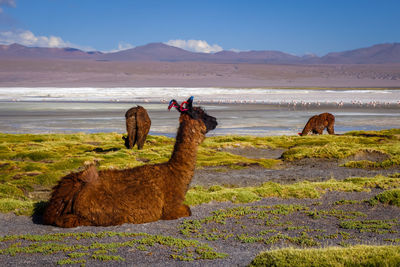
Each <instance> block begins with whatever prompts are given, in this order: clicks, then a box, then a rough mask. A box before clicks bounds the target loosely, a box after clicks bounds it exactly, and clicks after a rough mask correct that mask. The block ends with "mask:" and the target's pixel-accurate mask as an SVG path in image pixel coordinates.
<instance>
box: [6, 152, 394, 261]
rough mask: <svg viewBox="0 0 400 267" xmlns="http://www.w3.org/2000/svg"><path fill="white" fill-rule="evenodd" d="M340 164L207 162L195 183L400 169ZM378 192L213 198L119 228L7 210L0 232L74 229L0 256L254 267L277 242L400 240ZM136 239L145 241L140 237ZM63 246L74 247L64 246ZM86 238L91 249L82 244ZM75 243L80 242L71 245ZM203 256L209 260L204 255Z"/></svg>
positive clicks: (20, 242) (18, 243) (390, 209)
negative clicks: (175, 214)
mask: <svg viewBox="0 0 400 267" xmlns="http://www.w3.org/2000/svg"><path fill="white" fill-rule="evenodd" d="M230 152H231V153H238V154H242V155H246V156H247V157H256V158H257V157H258V158H279V157H280V155H281V154H282V152H283V151H282V150H259V149H252V148H246V149H236V150H235V149H232V151H230ZM367 156H368V157H373V156H371V155H367ZM375 157H379V155H375ZM376 159H378V158H376ZM378 160H379V159H378ZM340 163H341V162H338V161H335V160H321V159H303V160H300V161H296V162H285V163H283V164H282V165H280V166H278V168H276V169H272V170H270V169H263V168H261V167H258V166H249V167H247V168H245V169H242V170H224V171H221V170H216V169H215V168H206V169H200V170H197V171H196V174H195V177H194V179H193V181H192V185H203V186H206V187H207V186H211V185H215V184H220V185H231V186H251V185H259V184H262V183H264V182H266V181H274V182H279V183H293V182H297V181H303V180H308V181H323V180H327V179H330V178H335V179H344V178H347V177H352V176H362V177H372V176H375V175H377V174H385V175H387V174H391V173H397V172H400V168H399V167H396V168H392V169H385V170H376V169H375V170H366V169H352V168H345V167H340V166H339V165H340ZM378 192H380V190H378V189H375V190H373V191H371V192H350V193H345V192H328V193H326V194H324V195H323V196H322V197H321V198H320V199H280V198H265V199H263V200H261V201H258V202H253V203H248V204H233V203H228V202H225V203H217V202H213V203H208V204H202V205H199V206H195V207H192V213H193V215H192V216H191V217H189V218H181V219H178V220H173V221H158V222H153V223H146V224H140V225H133V224H124V225H120V226H113V227H77V228H74V229H60V228H56V227H52V226H46V225H42V224H40V218H34V219H32V218H29V217H26V216H15V215H13V214H0V236H6V235H26V234H31V235H41V236H42V238H43V237H44V236H53V237H54V236H56V234H59V233H70V234H71V235H70V236H63V237H59V240H40V241H39V240H37V239H35V238H29V237H27V236H20V237H14V238H11V239H10V240H8V241H7V240H1V242H0V249H5V248H9V250H8V253H5V251H1V250H0V262H1V265H2V266H22V265H24V264H28V265H30V266H39V265H41V266H42V265H55V264H57V263H58V264H66V263H74V262H75V265H80V264H86V265H88V266H97V265H102V266H103V265H107V266H114V265H115V266H120V265H129V266H172V265H173V266H186V265H190V266H246V265H248V264H249V263H250V262H251V260H252V259H253V258H254V257H255V256H256V255H257V254H258V253H260V252H261V251H264V250H267V249H271V248H279V247H287V246H291V247H320V246H348V245H352V244H397V245H398V244H399V242H400V239H399V236H400V234H399V231H400V212H399V211H400V208H398V207H396V206H387V205H382V204H377V205H375V206H372V205H371V204H369V203H368V202H366V201H365V200H369V199H371V198H372V197H373V196H375V195H376V194H377V193H378ZM104 231H107V232H112V233H113V234H103V235H101V236H95V237H91V236H86V237H80V238H78V237H77V233H83V232H92V233H100V232H104ZM116 233H120V234H119V235H116ZM121 233H123V234H124V235H128V234H132V233H145V234H141V235H139V236H135V237H133V236H132V235H131V236H123V234H121ZM72 234H73V235H72ZM160 236H163V237H174V238H178V240H181V239H182V240H197V242H200V243H196V244H195V243H191V244H189V245H186V246H181V245H179V244H181V243H179V242H180V241H179V242H178V243H179V244H178V243H175V244H172V245H171V244H170V243H171V241H168V242H167V241H165V240H164V239H163V238H162V237H160ZM133 239H136V240H138V239H141V240H142V241H141V242H134V243H132V240H133ZM148 239H150V240H153V241H148ZM146 240H147V241H146ZM163 240H164V241H163ZM129 242H131V243H129ZM39 243H40V244H42V245H41V246H43V244H47V248H46V249H43V248H42V247H41V248H38V247H40V246H39V245H38V244H39ZM56 244H62V245H68V246H70V247H69V249H63V250H62V251H59V252H56V251H55V250H56V249H55V248H56V247H57V246H58V245H56ZM78 244H79V245H84V246H85V247H76V245H78ZM107 244H108V245H107ZM199 244H204V245H208V246H209V247H210V248H211V249H212V251H215V252H217V253H224V254H223V255H225V256H223V258H217V259H204V258H207V257H209V256H210V255H211V254H213V253H211V252H210V253H202V252H201V251H200V250H201V249H200V250H199ZM73 245H75V247H73V248H71V246H73ZM26 246H30V248H32V249H31V250H30V252H29V253H27V251H25V252H19V251H18V249H15V250H12V249H11V250H10V248H18V247H26ZM33 248H36V250H35V249H33ZM49 248H51V249H49ZM203 250H204V249H203ZM10 251H11V252H10ZM12 251H14V253H15V255H14V254H13V253H12ZM49 251H50V252H51V253H50V252H49ZM71 253H72V254H71ZM74 253H75V254H74ZM79 253H81V254H79ZM82 253H83V254H82ZM207 255H208V256H207ZM198 257H200V258H203V259H197V258H198ZM221 257H222V254H221ZM66 260H69V261H66Z"/></svg>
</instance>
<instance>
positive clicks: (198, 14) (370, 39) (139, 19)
mask: <svg viewBox="0 0 400 267" xmlns="http://www.w3.org/2000/svg"><path fill="white" fill-rule="evenodd" d="M0 8H1V11H0V43H1V44H9V43H12V42H17V43H21V44H24V45H28V46H52V47H65V46H72V47H77V48H81V49H84V50H100V51H114V50H119V49H126V48H131V47H135V46H140V45H144V44H147V43H151V42H164V43H168V44H171V45H175V46H178V47H182V48H184V49H187V50H192V51H199V52H200V51H201V52H216V51H219V50H221V49H224V50H238V51H248V50H279V51H283V52H286V53H291V54H296V55H303V54H307V53H315V54H317V55H324V54H326V53H329V52H335V51H344V50H350V49H356V48H360V47H367V46H371V45H374V44H378V43H393V42H400V15H399V14H400V1H399V0H375V1H373V0H359V1H356V0H308V1H307V0H304V1H301V0H263V1H261V0H260V1H257V0H253V1H252V0H202V1H195V0H186V1H179V0H141V1H135V0H113V1H107V0H0Z"/></svg>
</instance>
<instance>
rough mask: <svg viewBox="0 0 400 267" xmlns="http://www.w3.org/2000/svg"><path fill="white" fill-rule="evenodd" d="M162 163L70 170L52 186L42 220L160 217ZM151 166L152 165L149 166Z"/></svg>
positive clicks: (110, 221)
mask: <svg viewBox="0 0 400 267" xmlns="http://www.w3.org/2000/svg"><path fill="white" fill-rule="evenodd" d="M162 165H165V164H159V165H145V166H140V167H136V168H132V169H126V170H105V171H100V172H97V170H96V168H95V167H94V166H93V167H90V168H89V170H88V169H87V170H85V171H83V172H79V173H71V174H69V175H67V176H65V177H63V178H62V179H61V181H60V182H59V184H58V185H57V186H56V187H54V189H53V194H52V197H51V199H50V203H49V206H48V207H47V209H46V211H45V214H44V217H43V221H44V223H45V224H52V225H57V226H60V227H75V226H78V225H99V226H100V225H101V226H109V225H118V224H123V223H128V222H130V223H144V222H150V221H156V220H159V219H160V218H161V215H162V207H163V204H164V188H165V186H164V183H163V180H162V177H163V175H161V174H160V173H159V172H160V171H161V169H163V167H162ZM150 166H152V167H150Z"/></svg>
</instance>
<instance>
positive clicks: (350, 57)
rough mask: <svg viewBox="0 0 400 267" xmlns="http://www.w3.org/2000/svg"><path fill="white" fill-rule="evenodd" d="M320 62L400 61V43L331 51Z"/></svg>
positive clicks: (361, 62)
mask: <svg viewBox="0 0 400 267" xmlns="http://www.w3.org/2000/svg"><path fill="white" fill-rule="evenodd" d="M319 62H320V63H325V64H331V63H340V64H381V63H399V62H400V43H393V44H378V45H374V46H371V47H366V48H360V49H355V50H350V51H344V52H335V53H329V54H327V55H325V56H323V57H321V58H320V59H319Z"/></svg>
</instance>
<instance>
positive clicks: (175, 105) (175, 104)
mask: <svg viewBox="0 0 400 267" xmlns="http://www.w3.org/2000/svg"><path fill="white" fill-rule="evenodd" d="M173 107H174V108H176V110H177V111H179V112H181V110H180V107H179V104H178V102H177V101H176V100H175V99H172V100H171V101H169V104H168V110H171V108H173Z"/></svg>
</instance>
